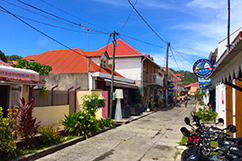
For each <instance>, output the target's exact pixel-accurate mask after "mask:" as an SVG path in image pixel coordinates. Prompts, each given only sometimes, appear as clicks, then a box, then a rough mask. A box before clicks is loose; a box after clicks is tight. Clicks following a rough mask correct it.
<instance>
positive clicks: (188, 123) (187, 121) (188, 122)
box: [184, 117, 191, 125]
mask: <svg viewBox="0 0 242 161" xmlns="http://www.w3.org/2000/svg"><path fill="white" fill-rule="evenodd" d="M184 121H185V123H186V124H187V125H191V124H190V119H189V118H188V117H185V118H184Z"/></svg>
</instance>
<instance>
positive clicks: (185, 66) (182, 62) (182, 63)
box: [171, 48, 189, 71]
mask: <svg viewBox="0 0 242 161" xmlns="http://www.w3.org/2000/svg"><path fill="white" fill-rule="evenodd" d="M171 50H172V51H173V49H172V48H171ZM173 53H174V52H173ZM174 54H175V53H174ZM178 58H179V59H180V61H181V62H182V64H183V65H184V67H185V68H186V69H187V70H188V71H189V69H188V68H187V66H186V65H185V64H184V63H183V61H182V60H181V58H180V57H179V56H178Z"/></svg>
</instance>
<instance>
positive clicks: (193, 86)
mask: <svg viewBox="0 0 242 161" xmlns="http://www.w3.org/2000/svg"><path fill="white" fill-rule="evenodd" d="M198 88H199V82H195V83H191V84H189V85H186V86H185V87H184V89H185V91H187V92H188V94H190V95H191V96H194V95H195V93H196V91H197V89H198Z"/></svg>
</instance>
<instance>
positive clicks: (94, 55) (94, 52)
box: [83, 50, 105, 57]
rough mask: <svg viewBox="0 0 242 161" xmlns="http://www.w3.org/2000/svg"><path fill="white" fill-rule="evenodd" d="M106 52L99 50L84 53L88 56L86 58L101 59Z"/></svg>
mask: <svg viewBox="0 0 242 161" xmlns="http://www.w3.org/2000/svg"><path fill="white" fill-rule="evenodd" d="M104 52H105V51H102V50H97V51H88V52H87V51H84V52H83V53H84V54H85V55H86V56H89V57H99V56H101V55H103V53H104Z"/></svg>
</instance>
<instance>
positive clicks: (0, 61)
mask: <svg viewBox="0 0 242 161" xmlns="http://www.w3.org/2000/svg"><path fill="white" fill-rule="evenodd" d="M0 65H3V66H7V67H11V65H9V64H7V63H5V62H4V61H2V60H1V59H0Z"/></svg>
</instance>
